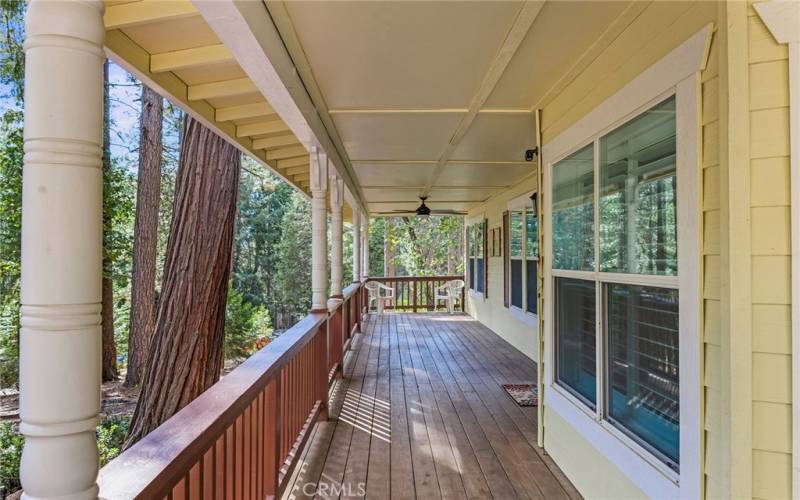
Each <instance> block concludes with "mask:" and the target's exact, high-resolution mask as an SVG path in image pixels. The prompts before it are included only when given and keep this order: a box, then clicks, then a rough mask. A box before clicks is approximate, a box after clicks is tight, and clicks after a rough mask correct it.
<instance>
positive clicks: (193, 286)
mask: <svg viewBox="0 0 800 500" xmlns="http://www.w3.org/2000/svg"><path fill="white" fill-rule="evenodd" d="M240 167H241V154H240V153H239V150H237V149H236V148H235V147H233V146H231V145H230V144H228V143H227V142H225V141H224V140H222V139H221V138H220V137H219V136H217V135H216V134H214V133H213V132H211V131H210V130H208V129H207V128H205V127H203V125H201V124H200V123H199V122H197V121H195V120H194V119H192V118H190V117H187V118H186V122H185V125H184V132H183V139H182V142H181V155H180V162H179V167H178V178H177V181H176V186H175V202H174V206H173V217H172V224H171V228H170V236H169V242H168V243H167V257H166V262H165V264H164V266H165V268H164V282H163V284H162V287H161V297H160V300H159V308H158V318H157V320H156V330H155V335H154V338H153V343H152V347H151V349H150V354H149V357H148V362H147V369H146V372H145V375H144V381H143V383H142V391H141V394H140V396H139V401H138V403H137V405H136V411H135V413H134V415H133V420H132V421H131V427H130V432H129V435H128V439H127V440H126V443H125V446H126V447H129V446H130V445H131V444H133V443H135V442H136V441H138V440H139V439H141V438H142V437H143V436H145V435H146V434H147V433H149V432H150V431H152V430H153V429H155V428H156V427H158V426H159V425H160V424H161V423H163V422H164V421H165V420H167V419H168V418H169V417H171V416H172V415H174V414H175V413H176V412H177V411H178V410H180V409H181V408H183V407H184V406H186V405H187V404H189V402H190V401H192V400H193V399H195V398H196V397H197V396H199V395H200V394H201V393H202V392H203V391H205V390H206V389H207V388H208V387H210V386H211V385H212V384H213V383H214V382H216V381H217V379H218V378H219V375H220V371H221V369H222V362H223V338H224V325H225V303H226V301H227V296H228V280H229V277H230V267H231V248H232V244H233V231H234V222H235V218H236V201H237V191H238V187H239V170H240Z"/></svg>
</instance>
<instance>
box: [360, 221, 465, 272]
mask: <svg viewBox="0 0 800 500" xmlns="http://www.w3.org/2000/svg"><path fill="white" fill-rule="evenodd" d="M463 231H464V219H463V218H461V217H456V216H431V217H386V218H381V219H373V221H372V223H371V224H370V237H369V239H370V249H369V260H370V275H372V276H381V275H383V265H384V262H383V261H384V244H388V245H390V246H391V247H392V248H393V250H394V252H393V253H394V267H395V275H397V276H431V275H444V274H461V273H463V272H464V271H463V267H464V265H463V259H462V256H463V252H464V250H463V249H464V243H463ZM385 240H387V241H385Z"/></svg>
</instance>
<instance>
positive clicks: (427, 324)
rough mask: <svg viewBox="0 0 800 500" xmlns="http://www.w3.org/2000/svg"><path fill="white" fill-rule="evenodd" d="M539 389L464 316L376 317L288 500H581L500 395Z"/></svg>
mask: <svg viewBox="0 0 800 500" xmlns="http://www.w3.org/2000/svg"><path fill="white" fill-rule="evenodd" d="M535 380H536V365H535V363H534V362H532V361H531V360H530V359H529V358H527V357H526V356H525V355H523V354H522V353H521V352H519V351H518V350H516V349H515V348H514V347H512V346H511V345H510V344H508V343H507V342H505V341H504V340H503V339H501V338H500V337H498V336H497V335H496V334H495V333H493V332H492V331H491V330H489V329H487V328H486V327H484V326H483V325H481V324H480V323H479V322H477V321H475V320H473V319H472V318H470V317H469V316H466V315H456V316H449V315H446V314H385V315H382V316H377V315H374V314H371V315H369V318H368V320H367V321H366V323H365V333H364V334H358V335H357V336H356V337H355V338H354V339H353V348H352V351H351V353H350V355H349V356H348V358H347V359H346V361H345V369H344V378H343V379H341V380H340V381H338V383H336V384H335V385H334V387H333V390H332V391H333V392H332V396H331V400H330V401H331V403H330V405H331V410H330V414H331V420H330V421H327V422H322V423H320V424H319V425H317V426H316V427H315V430H314V433H313V435H312V436H311V438H310V440H309V442H308V444H307V446H306V447H305V449H304V451H303V454H302V457H301V459H300V463H299V464H298V467H297V469H296V470H295V472H294V475H293V477H292V478H291V479H290V482H289V484H288V487H287V488H286V490H285V491H286V492H285V494H284V498H312V497H317V498H339V497H341V498H347V497H364V496H366V497H367V498H373V499H384V498H393V499H394V498H421V499H425V500H428V499H436V498H457V499H463V498H476V499H485V498H497V499H509V498H547V499H558V498H563V499H566V498H580V495H579V493H578V492H577V491H576V490H575V488H574V487H573V486H572V484H570V482H569V481H568V480H567V479H566V477H565V476H564V475H563V473H562V472H561V471H560V470H559V469H558V467H557V466H556V465H555V464H554V463H553V461H552V460H551V459H550V457H548V456H546V455H545V454H544V451H543V450H542V449H541V448H539V447H538V446H536V432H537V430H536V418H537V415H536V408H535V407H530V408H523V407H519V406H517V404H516V403H515V402H513V401H512V400H511V399H510V398H509V397H508V395H507V394H506V393H505V392H504V390H503V389H502V387H501V384H503V383H524V382H527V383H531V382H534V381H535Z"/></svg>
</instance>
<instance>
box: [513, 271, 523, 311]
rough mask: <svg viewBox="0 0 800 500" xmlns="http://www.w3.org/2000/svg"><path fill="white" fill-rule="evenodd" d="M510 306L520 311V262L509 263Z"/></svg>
mask: <svg viewBox="0 0 800 500" xmlns="http://www.w3.org/2000/svg"><path fill="white" fill-rule="evenodd" d="M511 305H512V306H517V307H519V308H520V309H522V261H521V260H512V261H511Z"/></svg>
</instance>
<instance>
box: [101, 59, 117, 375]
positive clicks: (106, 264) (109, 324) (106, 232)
mask: <svg viewBox="0 0 800 500" xmlns="http://www.w3.org/2000/svg"><path fill="white" fill-rule="evenodd" d="M110 109H111V97H110V93H109V82H108V59H106V61H105V63H104V64H103V290H102V331H103V340H102V342H103V382H107V381H109V380H116V379H117V377H118V376H119V374H118V373H117V346H116V344H115V343H114V282H113V280H112V276H113V272H114V271H113V266H114V261H113V260H112V258H111V251H110V246H111V241H110V237H111V233H112V225H113V217H112V215H111V213H110V210H109V204H110V203H109V200H110V198H111V196H112V193H111V188H110V182H109V177H110V174H111V168H112V167H111V122H110V116H109V110H110Z"/></svg>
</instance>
